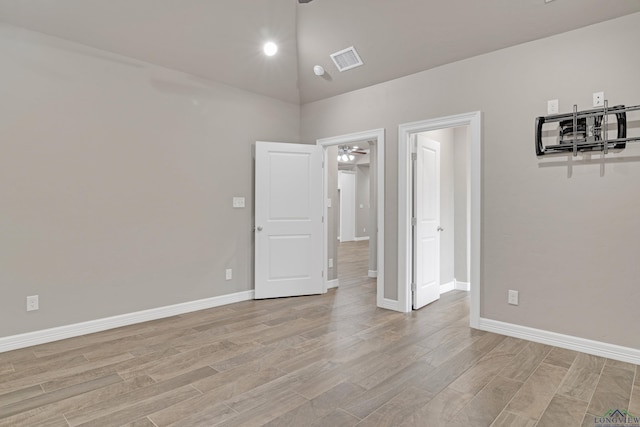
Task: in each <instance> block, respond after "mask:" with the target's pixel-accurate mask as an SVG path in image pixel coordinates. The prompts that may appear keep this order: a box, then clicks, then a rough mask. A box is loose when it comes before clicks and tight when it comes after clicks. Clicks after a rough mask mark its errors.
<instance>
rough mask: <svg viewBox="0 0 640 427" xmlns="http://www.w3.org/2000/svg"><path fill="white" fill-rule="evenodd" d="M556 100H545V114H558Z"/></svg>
mask: <svg viewBox="0 0 640 427" xmlns="http://www.w3.org/2000/svg"><path fill="white" fill-rule="evenodd" d="M558 111H559V108H558V100H557V99H550V100H549V101H547V114H558Z"/></svg>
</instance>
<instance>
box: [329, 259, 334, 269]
mask: <svg viewBox="0 0 640 427" xmlns="http://www.w3.org/2000/svg"><path fill="white" fill-rule="evenodd" d="M329 268H333V258H329Z"/></svg>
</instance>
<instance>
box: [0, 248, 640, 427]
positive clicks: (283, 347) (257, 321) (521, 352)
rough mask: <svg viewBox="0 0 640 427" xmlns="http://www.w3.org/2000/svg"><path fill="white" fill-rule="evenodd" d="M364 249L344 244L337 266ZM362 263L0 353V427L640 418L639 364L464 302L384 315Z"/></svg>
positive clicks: (457, 295) (451, 296)
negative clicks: (579, 349)
mask: <svg viewBox="0 0 640 427" xmlns="http://www.w3.org/2000/svg"><path fill="white" fill-rule="evenodd" d="M363 248H366V242H360V243H353V244H347V245H345V246H342V247H341V251H346V253H347V255H345V256H344V257H343V260H348V259H349V257H350V256H353V257H355V258H358V257H357V254H356V252H357V251H361V250H363ZM349 252H351V255H349ZM365 258H366V257H365ZM364 265H365V268H364V270H363V271H362V273H361V274H360V279H359V280H356V279H355V278H354V274H355V276H358V274H357V273H353V271H351V272H349V266H348V265H344V263H341V264H340V268H342V269H343V274H342V275H341V276H345V277H348V279H345V283H344V285H343V286H342V287H340V288H339V289H338V290H332V291H330V292H329V293H328V294H326V295H322V296H310V297H300V298H289V299H273V300H265V301H247V302H241V303H238V304H233V305H228V306H225V307H219V308H215V309H211V310H204V311H200V312H197V313H191V314H186V315H181V316H175V317H171V318H167V319H163V320H158V321H153V322H148V323H144V324H139V325H134V326H129V327H125V328H120V329H115V330H110V331H106V332H102V333H98V334H93V335H87V336H83V337H78V338H73V339H69V340H65V341H59V342H55V343H50V344H45V345H40V346H37V347H32V348H28V349H22V350H17V351H13V352H8V353H3V354H0V426H30V427H32V426H51V427H55V426H69V425H71V426H78V425H81V426H100V427H102V426H122V425H126V426H130V427H133V426H136V427H147V426H214V425H215V426H217V425H220V426H261V425H269V426H295V427H299V426H330V427H340V426H356V425H357V426H359V427H364V426H373V425H376V426H420V427H424V426H427V427H433V426H442V425H451V426H474V427H475V426H489V425H494V426H510V427H511V426H534V425H537V426H562V427H567V426H593V425H594V422H593V416H595V415H602V414H604V413H605V412H606V411H607V410H609V409H614V408H620V409H628V410H629V411H630V412H631V413H632V414H640V379H636V373H637V368H636V366H635V365H630V364H625V363H620V362H616V361H612V360H608V359H603V358H600V357H594V356H589V355H586V354H580V353H576V352H573V351H567V350H562V349H559V348H554V347H550V346H546V345H541V344H536V343H531V342H527V341H523V340H519V339H514V338H508V337H503V336H499V335H495V334H492V333H487V332H481V331H476V330H472V329H470V328H469V327H468V322H469V320H468V305H469V301H468V297H467V295H466V293H464V292H459V291H454V292H450V293H447V294H445V295H443V297H442V298H441V300H440V301H438V302H435V303H433V304H432V305H430V306H428V307H426V308H424V309H422V310H419V311H417V312H413V313H409V314H402V313H396V312H391V311H387V310H382V309H378V308H376V307H375V281H374V280H372V279H368V278H366V263H365V264H364ZM361 267H362V266H360V267H357V268H361ZM634 382H635V384H634ZM590 414H591V415H590Z"/></svg>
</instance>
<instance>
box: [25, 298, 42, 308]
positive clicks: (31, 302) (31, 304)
mask: <svg viewBox="0 0 640 427" xmlns="http://www.w3.org/2000/svg"><path fill="white" fill-rule="evenodd" d="M39 309H40V302H39V301H38V295H31V296H29V297H27V311H35V310H39Z"/></svg>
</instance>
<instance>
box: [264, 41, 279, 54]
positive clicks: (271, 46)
mask: <svg viewBox="0 0 640 427" xmlns="http://www.w3.org/2000/svg"><path fill="white" fill-rule="evenodd" d="M276 53H278V45H277V44H275V43H274V42H266V43H265V44H264V54H265V55H267V56H273V55H275V54H276Z"/></svg>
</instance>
